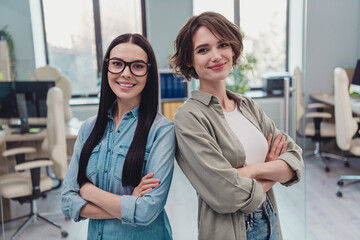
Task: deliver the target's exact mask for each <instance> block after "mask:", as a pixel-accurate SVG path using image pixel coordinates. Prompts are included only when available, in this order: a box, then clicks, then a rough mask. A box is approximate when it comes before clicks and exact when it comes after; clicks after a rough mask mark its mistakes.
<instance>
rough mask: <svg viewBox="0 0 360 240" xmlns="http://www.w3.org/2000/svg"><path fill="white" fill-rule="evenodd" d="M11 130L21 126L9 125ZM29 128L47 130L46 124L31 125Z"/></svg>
mask: <svg viewBox="0 0 360 240" xmlns="http://www.w3.org/2000/svg"><path fill="white" fill-rule="evenodd" d="M9 127H10V128H20V124H17V123H15V124H9ZM29 128H46V123H31V124H29Z"/></svg>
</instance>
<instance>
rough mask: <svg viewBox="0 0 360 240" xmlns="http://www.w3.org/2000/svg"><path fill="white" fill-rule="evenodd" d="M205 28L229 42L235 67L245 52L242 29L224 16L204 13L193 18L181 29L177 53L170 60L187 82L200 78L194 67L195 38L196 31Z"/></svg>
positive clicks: (176, 44)
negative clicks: (243, 51)
mask: <svg viewBox="0 0 360 240" xmlns="http://www.w3.org/2000/svg"><path fill="white" fill-rule="evenodd" d="M201 26H204V27H206V28H208V29H209V30H210V31H211V32H212V33H213V34H214V35H215V36H216V37H219V38H220V39H221V40H223V41H226V42H229V44H230V45H231V48H232V50H233V52H234V57H233V65H236V64H237V60H238V58H239V57H240V55H241V53H242V50H243V43H242V36H241V33H240V28H239V27H238V26H236V25H235V24H233V23H231V22H230V21H229V20H227V19H226V18H225V17H224V16H223V15H221V14H219V13H215V12H204V13H202V14H200V15H199V16H192V17H190V18H189V19H188V21H187V22H186V23H185V25H184V26H183V27H182V28H181V29H180V31H179V33H178V35H177V37H176V39H175V41H174V45H175V53H174V54H173V55H172V56H171V58H170V64H171V65H172V66H173V70H174V72H175V73H176V74H178V75H180V76H184V77H185V79H186V80H188V81H190V80H191V78H198V75H197V73H196V71H195V69H194V67H192V65H193V51H194V46H193V36H194V33H195V32H196V30H197V29H198V28H199V27H201Z"/></svg>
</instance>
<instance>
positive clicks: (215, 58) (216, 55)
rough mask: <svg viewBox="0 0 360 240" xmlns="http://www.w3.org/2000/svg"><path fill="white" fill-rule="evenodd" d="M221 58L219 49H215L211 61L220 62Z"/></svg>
mask: <svg viewBox="0 0 360 240" xmlns="http://www.w3.org/2000/svg"><path fill="white" fill-rule="evenodd" d="M221 58H222V57H221V54H220V52H219V50H217V49H214V51H213V54H212V56H211V61H213V62H218V61H220V60H221Z"/></svg>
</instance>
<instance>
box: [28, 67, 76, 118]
mask: <svg viewBox="0 0 360 240" xmlns="http://www.w3.org/2000/svg"><path fill="white" fill-rule="evenodd" d="M32 80H33V81H49V80H53V81H55V86H56V87H58V88H60V89H61V90H62V92H63V104H64V110H65V114H64V119H65V121H66V122H67V121H69V120H70V119H71V118H72V113H71V109H70V106H69V100H70V98H71V83H70V80H69V79H68V78H66V77H65V76H62V75H61V73H60V71H59V69H57V68H55V67H52V66H44V67H39V68H37V69H35V72H34V76H33V78H32Z"/></svg>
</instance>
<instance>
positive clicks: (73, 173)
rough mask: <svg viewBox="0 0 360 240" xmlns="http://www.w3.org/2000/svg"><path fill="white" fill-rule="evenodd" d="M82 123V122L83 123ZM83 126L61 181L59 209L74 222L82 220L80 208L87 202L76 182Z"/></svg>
mask: <svg viewBox="0 0 360 240" xmlns="http://www.w3.org/2000/svg"><path fill="white" fill-rule="evenodd" d="M83 125H84V124H83ZM82 129H83V127H81V129H80V131H79V135H78V138H77V139H76V142H75V145H74V153H73V155H72V158H71V162H70V165H69V167H68V171H67V173H66V176H65V179H64V182H63V191H62V193H61V210H62V212H63V213H64V215H65V216H67V217H70V218H72V219H73V220H74V221H75V222H78V221H80V220H84V219H85V218H83V217H80V216H79V214H80V210H81V209H82V208H83V207H84V206H85V205H86V204H87V203H88V202H87V201H86V200H84V199H83V198H82V197H80V195H79V191H80V187H79V184H78V183H77V176H78V169H79V159H80V153H81V149H82V146H83V143H82V138H81V133H82V132H83V130H82Z"/></svg>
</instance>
